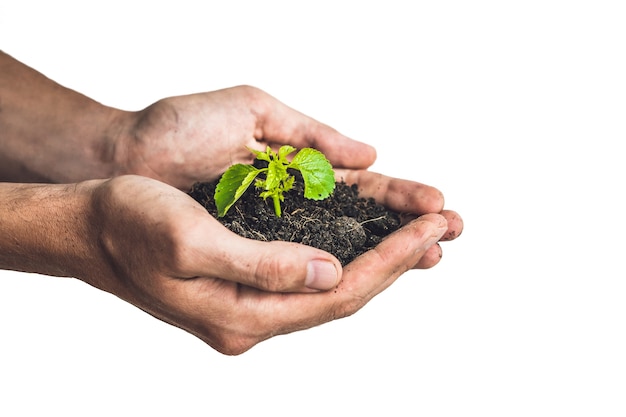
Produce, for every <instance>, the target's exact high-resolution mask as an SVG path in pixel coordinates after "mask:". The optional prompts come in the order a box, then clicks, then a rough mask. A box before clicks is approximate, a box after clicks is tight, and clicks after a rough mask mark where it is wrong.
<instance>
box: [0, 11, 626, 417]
mask: <svg viewBox="0 0 626 417" xmlns="http://www.w3.org/2000/svg"><path fill="white" fill-rule="evenodd" d="M622 3H623V2H620V1H613V2H611V1H575V0H574V1H551V0H543V1H532V0H530V1H508V2H505V1H436V2H433V1H428V2H427V1H415V2H409V1H406V2H402V1H394V0H387V1H385V2H372V1H358V2H357V1H354V2H347V1H337V0H335V1H323V0H316V1H310V2H305V1H301V2H295V1H291V2H289V1H258V2H255V1H203V2H190V1H177V2H163V1H150V2H145V1H143V2H132V1H111V0H109V1H106V2H104V1H101V2H71V1H43V0H41V1H31V0H21V1H19V2H17V1H9V0H1V2H0V49H3V50H4V51H6V52H7V53H9V54H11V55H13V56H15V57H16V58H18V59H20V60H21V61H23V62H25V63H27V64H28V65H30V66H32V67H34V68H36V69H38V70H39V71H41V72H43V73H44V74H46V75H47V76H49V77H50V78H52V79H54V80H56V81H58V82H60V83H61V84H63V85H66V86H68V87H71V88H73V89H75V90H78V91H80V92H82V93H84V94H86V95H88V96H90V97H92V98H94V99H96V100H98V101H100V102H102V103H104V104H107V105H111V106H115V107H119V108H123V109H128V110H138V109H141V108H143V107H145V106H147V105H149V104H150V103H152V102H153V101H156V100H157V99H160V98H162V97H166V96H171V95H179V94H186V93H193V92H199V91H210V90H215V89H219V88H223V87H229V86H233V85H237V84H252V85H255V86H257V87H260V88H262V89H264V90H266V91H267V92H269V93H271V94H272V95H274V96H276V97H277V98H279V99H280V100H281V101H283V102H285V103H287V104H288V105H290V106H292V107H294V108H296V109H298V110H300V111H302V112H304V113H306V114H308V115H310V116H312V117H315V118H316V119H318V120H321V121H323V122H325V123H328V124H330V125H332V126H333V127H335V128H337V129H338V130H340V131H342V132H343V133H345V134H347V135H349V136H351V137H354V138H356V139H359V140H362V141H365V142H368V143H370V144H372V145H374V146H376V147H377V149H378V154H379V160H378V162H377V163H376V165H375V166H374V167H373V170H376V171H379V172H383V173H386V174H388V175H392V176H398V177H403V178H409V179H413V180H417V181H421V182H426V183H428V184H431V185H434V186H437V187H438V188H440V189H441V190H442V191H443V192H444V194H445V195H446V202H447V203H446V204H447V207H448V208H450V209H454V210H456V211H458V212H459V213H460V214H461V215H462V216H463V218H464V220H465V231H464V233H463V235H462V236H461V237H460V238H459V239H458V240H457V241H454V242H451V243H448V244H445V245H444V258H443V259H442V262H441V263H440V264H439V265H438V266H437V267H435V268H434V269H431V270H428V271H411V272H409V273H407V274H405V275H404V276H402V277H401V279H400V280H399V281H398V282H397V283H396V284H395V285H394V286H392V287H391V288H389V289H388V290H387V291H386V292H384V293H383V294H381V295H379V296H378V297H377V298H375V299H374V300H373V301H372V302H371V303H370V304H368V305H367V306H366V307H365V308H364V309H362V310H361V311H360V312H358V313H357V314H356V315H354V316H352V317H350V318H347V319H343V320H339V321H336V322H333V323H330V324H327V325H323V326H320V327H318V328H315V329H312V330H308V331H303V332H299V333H295V334H291V335H287V336H280V337H277V338H274V339H272V340H270V341H267V342H264V343H262V344H260V345H258V346H257V347H255V348H254V349H252V350H251V351H249V352H248V353H245V354H244V355H242V356H238V357H227V356H223V355H221V354H218V353H217V352H215V351H213V350H212V349H211V348H209V347H208V346H206V345H204V344H203V343H202V342H200V341H199V340H198V339H196V338H194V337H193V336H191V335H189V334H187V333H185V332H183V331H181V330H178V329H176V328H174V327H171V326H169V325H166V324H163V323H161V322H160V321H158V320H155V319H154V318H152V317H151V316H149V315H147V314H145V313H143V312H142V311H140V310H138V309H136V308H135V307H133V306H131V305H129V304H126V303H124V302H122V301H120V300H118V299H117V298H115V297H114V296H111V295H109V294H105V293H101V292H99V291H97V290H95V289H92V288H91V287H89V286H87V285H85V284H82V283H81V282H78V281H76V280H71V279H56V278H49V277H43V276H38V275H27V274H20V273H14V272H6V271H4V272H0V385H1V386H0V415H3V416H27V415H28V416H33V415H40V416H43V415H63V416H87V415H89V416H100V415H103V416H112V415H116V416H147V415H157V416H160V415H176V416H203V415H219V416H231V415H232V416H244V415H246V416H247V415H274V416H309V415H310V416H319V415H328V416H335V415H354V416H357V415H365V414H366V413H367V415H385V416H417V415H419V416H467V415H479V416H483V417H484V416H531V415H532V416H604V417H607V416H624V415H626V395H625V394H626V336H625V334H626V284H625V283H624V280H625V279H626V267H625V266H624V254H623V252H624V249H625V247H624V243H623V238H624V232H626V225H625V221H624V217H625V216H626V214H625V209H626V206H625V204H624V201H623V200H624V190H625V187H624V181H623V180H624V178H626V176H625V169H624V155H625V152H624V150H623V142H624V140H625V139H626V118H625V115H626V81H625V80H626V49H625V48H626V29H625V27H626V24H625V22H626V14H625V13H624V10H623V9H622V8H621V7H619V6H621V4H622ZM0 134H1V132H0Z"/></svg>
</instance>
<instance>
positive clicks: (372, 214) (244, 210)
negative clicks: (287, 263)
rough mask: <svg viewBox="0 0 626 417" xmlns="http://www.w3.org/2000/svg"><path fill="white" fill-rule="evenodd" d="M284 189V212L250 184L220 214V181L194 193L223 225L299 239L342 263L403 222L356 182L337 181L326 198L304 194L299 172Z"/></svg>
mask: <svg viewBox="0 0 626 417" xmlns="http://www.w3.org/2000/svg"><path fill="white" fill-rule="evenodd" d="M292 174H293V175H295V176H296V181H295V183H294V186H293V188H292V189H291V190H289V191H288V192H286V193H285V201H284V202H283V203H282V204H281V207H282V216H281V217H277V216H276V214H275V213H274V207H273V204H272V200H271V199H267V200H266V201H264V200H263V199H262V198H260V197H259V196H258V194H259V192H258V190H256V189H255V188H254V185H251V186H250V188H248V190H247V191H246V192H245V193H244V195H243V196H242V197H241V198H240V199H239V200H238V201H237V202H236V203H235V204H234V205H233V206H232V207H231V208H230V210H229V211H228V213H227V214H226V215H225V216H224V217H221V218H218V217H217V208H216V207H215V201H214V199H213V194H214V193H215V187H216V185H217V182H218V181H215V182H210V183H209V182H204V183H197V184H194V186H193V187H192V189H191V191H190V192H189V195H190V196H191V197H193V198H194V199H195V200H196V201H198V202H199V203H200V204H202V205H203V206H204V207H205V208H206V209H207V211H208V212H209V213H211V214H212V215H213V216H214V217H215V218H217V219H218V220H219V221H220V222H221V223H222V224H223V225H224V226H226V227H227V228H228V229H230V230H231V231H233V232H235V233H237V234H239V235H240V236H243V237H246V238H250V239H256V240H263V241H272V240H282V241H287V242H298V243H303V244H305V245H309V246H313V247H316V248H319V249H322V250H325V251H327V252H330V253H332V254H333V255H335V256H336V257H337V259H339V261H340V262H341V263H342V265H346V264H348V263H350V262H351V261H352V260H353V259H354V258H356V257H357V256H359V255H361V254H362V253H364V252H366V251H368V250H369V249H371V248H373V247H374V246H376V245H377V244H378V243H379V242H380V241H381V240H382V238H383V237H385V236H387V235H388V234H389V233H391V232H393V231H394V230H396V229H398V228H399V227H400V216H399V215H398V214H397V213H395V212H392V211H389V210H387V209H386V208H385V207H384V206H382V205H380V204H377V203H376V202H375V201H374V200H373V199H371V198H362V197H359V195H358V188H357V186H356V185H352V186H349V185H347V184H345V183H343V182H337V183H336V186H335V191H334V192H333V194H332V195H331V196H330V197H328V198H327V199H325V200H321V201H315V200H309V199H306V198H304V183H303V181H302V177H300V175H299V173H298V172H292Z"/></svg>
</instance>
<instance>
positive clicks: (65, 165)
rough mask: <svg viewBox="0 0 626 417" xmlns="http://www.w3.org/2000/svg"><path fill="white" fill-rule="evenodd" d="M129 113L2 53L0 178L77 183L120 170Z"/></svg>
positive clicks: (0, 67) (17, 180) (0, 54)
mask: <svg viewBox="0 0 626 417" xmlns="http://www.w3.org/2000/svg"><path fill="white" fill-rule="evenodd" d="M128 116H129V114H128V113H127V112H123V111H121V110H118V109H114V108H111V107H107V106H104V105H102V104H100V103H97V102H96V101H94V100H92V99H90V98H88V97H86V96H84V95H82V94H79V93H77V92H75V91H73V90H70V89H68V88H65V87H63V86H61V85H59V84H57V83H55V82H54V81H52V80H50V79H48V78H46V77H45V76H43V75H42V74H40V73H38V72H37V71H35V70H33V69H31V68H29V67H27V66H26V65H24V64H22V63H20V62H19V61H17V60H15V59H13V58H12V57H10V56H9V55H7V54H5V53H3V52H1V51H0V181H14V182H54V183H58V182H77V181H81V180H84V179H90V178H106V177H110V176H112V175H114V174H116V171H117V170H118V169H119V166H120V160H121V159H122V158H123V155H121V152H122V150H121V147H120V145H119V143H118V142H119V139H118V138H120V137H121V136H122V135H123V134H124V133H125V130H124V129H125V126H126V124H125V123H126V120H127V118H128Z"/></svg>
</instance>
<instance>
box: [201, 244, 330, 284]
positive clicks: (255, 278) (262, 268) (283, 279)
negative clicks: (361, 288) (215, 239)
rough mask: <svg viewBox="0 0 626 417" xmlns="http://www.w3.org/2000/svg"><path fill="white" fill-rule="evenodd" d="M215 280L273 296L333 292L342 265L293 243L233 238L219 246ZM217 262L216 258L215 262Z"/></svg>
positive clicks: (321, 253)
mask: <svg viewBox="0 0 626 417" xmlns="http://www.w3.org/2000/svg"><path fill="white" fill-rule="evenodd" d="M220 252H222V256H221V257H220V258H217V264H216V265H215V264H214V266H215V267H214V268H212V269H213V271H214V273H216V274H217V275H218V276H216V278H221V279H225V280H228V281H233V282H238V283H240V284H244V285H247V286H251V287H255V288H259V289H262V290H265V291H272V292H311V291H324V290H329V289H331V288H334V287H335V286H336V285H337V284H338V283H339V281H340V280H341V275H342V267H341V263H340V262H339V261H338V260H337V258H335V257H334V256H332V255H331V254H330V253H328V252H325V251H323V250H320V249H316V248H313V247H310V246H306V245H302V244H298V243H292V242H281V241H272V242H262V241H256V240H252V239H246V238H242V237H240V236H238V235H235V234H230V236H229V238H228V239H227V241H224V240H223V241H222V242H221V244H220ZM214 259H215V258H214Z"/></svg>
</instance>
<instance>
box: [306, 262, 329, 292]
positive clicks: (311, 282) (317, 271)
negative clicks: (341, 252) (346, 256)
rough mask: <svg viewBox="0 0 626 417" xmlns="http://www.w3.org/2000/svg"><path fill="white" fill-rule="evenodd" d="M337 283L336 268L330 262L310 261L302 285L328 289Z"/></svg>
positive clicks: (315, 288) (314, 288)
mask: <svg viewBox="0 0 626 417" xmlns="http://www.w3.org/2000/svg"><path fill="white" fill-rule="evenodd" d="M336 284H337V268H336V267H335V265H334V264H333V263H332V262H328V261H320V260H316V261H311V262H309V264H308V265H307V269H306V280H305V282H304V285H306V286H307V288H311V289H313V290H329V289H331V288H333V287H334V286H335V285H336Z"/></svg>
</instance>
